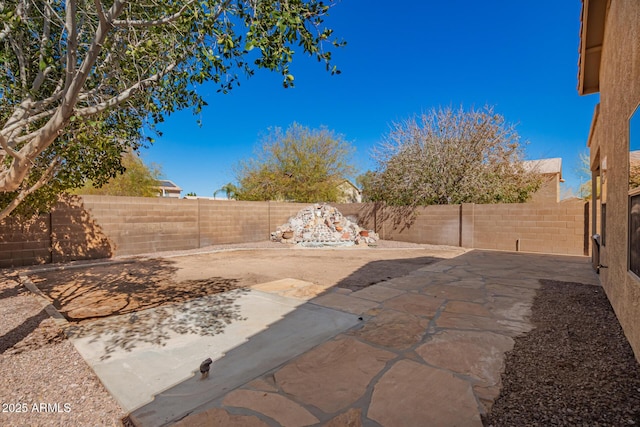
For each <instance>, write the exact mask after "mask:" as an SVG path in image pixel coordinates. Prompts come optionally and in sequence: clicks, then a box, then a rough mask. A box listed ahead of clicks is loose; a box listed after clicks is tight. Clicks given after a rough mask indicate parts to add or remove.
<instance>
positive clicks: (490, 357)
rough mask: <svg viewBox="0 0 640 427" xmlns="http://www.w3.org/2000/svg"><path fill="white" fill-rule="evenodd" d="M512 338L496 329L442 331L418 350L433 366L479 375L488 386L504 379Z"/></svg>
mask: <svg viewBox="0 0 640 427" xmlns="http://www.w3.org/2000/svg"><path fill="white" fill-rule="evenodd" d="M513 344H514V341H513V339H512V338H510V337H506V336H504V335H499V334H494V333H492V332H472V331H442V332H440V333H437V334H435V335H433V337H432V338H431V340H429V341H428V342H427V343H425V344H423V345H421V346H420V347H418V348H417V349H416V353H418V354H419V355H420V357H422V358H423V359H424V361H425V362H427V363H428V364H430V365H434V366H438V367H440V368H444V369H448V370H450V371H454V372H457V373H459V374H463V375H467V376H470V377H473V378H475V379H476V380H478V381H479V382H481V383H482V385H484V386H491V385H495V384H498V383H499V382H500V375H501V373H502V371H503V369H504V353H505V352H507V351H510V350H511V349H512V348H513Z"/></svg>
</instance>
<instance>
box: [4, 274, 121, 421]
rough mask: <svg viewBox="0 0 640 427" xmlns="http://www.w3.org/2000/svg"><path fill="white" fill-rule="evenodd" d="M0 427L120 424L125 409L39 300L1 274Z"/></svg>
mask: <svg viewBox="0 0 640 427" xmlns="http://www.w3.org/2000/svg"><path fill="white" fill-rule="evenodd" d="M0 372H1V373H2V374H1V375H0V405H1V406H0V425H1V426H119V425H121V422H120V419H121V418H122V416H123V415H124V411H123V409H122V408H120V406H119V405H118V404H117V403H116V402H115V401H114V400H113V398H112V397H111V395H110V394H109V393H108V392H107V391H106V390H105V388H104V387H103V386H102V384H101V383H100V381H99V380H98V377H96V375H95V374H94V373H93V371H92V370H91V368H90V367H89V365H87V364H86V362H85V361H84V360H83V359H82V357H80V355H79V354H78V352H77V351H76V350H75V348H74V347H73V344H71V342H70V341H68V340H67V339H66V338H65V336H64V334H63V333H62V331H61V330H60V328H59V327H58V326H57V325H56V324H55V322H54V321H53V320H52V319H50V318H49V316H48V315H47V314H46V313H45V312H44V311H43V310H42V306H41V305H40V303H39V301H38V300H37V299H36V297H35V296H33V295H32V294H31V293H30V292H29V291H27V290H26V289H25V288H24V287H22V285H20V284H19V283H18V282H17V281H16V280H15V278H14V277H8V276H6V275H3V273H2V272H0Z"/></svg>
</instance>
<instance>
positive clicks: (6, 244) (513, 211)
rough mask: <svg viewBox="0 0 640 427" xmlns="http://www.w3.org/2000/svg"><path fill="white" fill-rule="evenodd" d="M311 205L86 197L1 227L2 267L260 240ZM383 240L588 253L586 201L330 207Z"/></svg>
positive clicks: (343, 205)
mask: <svg viewBox="0 0 640 427" xmlns="http://www.w3.org/2000/svg"><path fill="white" fill-rule="evenodd" d="M307 206H308V204H305V203H283V202H238V201H221V200H185V199H168V198H138V197H108V196H83V197H82V198H68V199H67V200H65V201H64V202H61V203H59V204H58V205H57V206H56V207H55V209H53V210H52V212H51V214H49V215H45V216H42V217H40V218H39V219H37V220H35V221H33V222H29V223H25V224H18V223H17V222H16V221H15V220H12V219H10V220H7V221H4V222H3V223H2V224H0V267H10V266H19V265H29V264H37V263H47V262H66V261H71V260H77V259H96V258H105V257H109V256H111V255H135V254H144V253H153V252H159V251H171V250H184V249H197V248H201V247H205V246H209V245H216V244H226V243H242V242H255V241H263V240H267V239H268V238H269V235H270V233H271V232H272V231H274V230H275V229H276V228H277V227H278V226H279V225H282V224H284V223H285V222H287V220H288V219H289V218H290V217H291V216H293V215H295V214H296V213H297V212H298V211H299V210H300V209H303V208H305V207H307ZM334 206H335V207H336V208H337V209H338V210H339V211H340V212H341V213H342V214H343V215H345V216H353V217H355V218H356V219H357V221H358V224H360V225H361V226H362V227H364V228H367V229H373V230H375V231H376V232H377V233H378V234H379V235H380V237H381V238H383V239H387V240H400V241H408V242H414V243H428V244H433V245H449V246H462V247H466V248H478V249H500V250H510V251H515V250H521V251H528V252H543V253H557V254H572V255H584V254H587V253H588V249H589V246H588V244H589V239H588V237H587V236H589V235H590V233H589V229H588V223H589V222H588V221H589V218H588V215H589V209H588V207H585V203H584V202H579V201H578V202H565V203H549V204H542V203H532V204H502V205H474V204H464V205H451V206H449V205H447V206H427V207H421V208H418V209H415V210H411V209H404V208H393V207H388V206H383V205H382V204H372V203H345V204H334Z"/></svg>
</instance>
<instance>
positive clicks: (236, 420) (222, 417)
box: [173, 408, 268, 427]
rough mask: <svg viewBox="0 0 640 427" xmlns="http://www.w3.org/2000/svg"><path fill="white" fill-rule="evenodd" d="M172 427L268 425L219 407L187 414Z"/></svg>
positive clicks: (251, 426) (262, 426)
mask: <svg viewBox="0 0 640 427" xmlns="http://www.w3.org/2000/svg"><path fill="white" fill-rule="evenodd" d="M173 426H174V427H268V425H267V423H265V422H264V421H262V420H260V419H259V418H258V417H256V416H253V415H250V416H249V415H232V414H230V413H228V412H227V411H225V410H224V409H220V408H213V409H210V410H208V411H206V412H201V413H199V414H194V415H189V416H188V417H186V418H183V419H182V420H180V421H178V422H177V423H175V424H173Z"/></svg>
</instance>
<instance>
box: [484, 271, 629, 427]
mask: <svg viewBox="0 0 640 427" xmlns="http://www.w3.org/2000/svg"><path fill="white" fill-rule="evenodd" d="M541 284H542V287H541V289H539V290H538V293H537V296H536V298H535V300H534V303H533V307H532V317H531V321H532V322H533V323H534V324H535V326H536V327H535V329H534V330H532V331H531V332H529V333H527V334H525V335H523V336H520V337H518V338H516V340H515V341H516V342H515V346H514V348H513V350H512V351H511V352H509V353H507V356H506V368H505V372H504V374H503V376H502V384H503V387H502V390H501V392H500V396H499V397H498V399H497V400H496V401H495V403H494V405H493V407H492V409H491V413H490V414H489V415H488V416H487V417H486V418H485V419H484V420H483V421H484V425H485V426H491V427H501V426H505V427H506V426H509V427H510V426H612V427H613V426H637V425H640V364H638V362H637V361H636V359H635V357H634V355H633V351H632V350H631V346H630V345H629V343H628V341H627V340H626V338H625V336H624V332H623V331H622V328H621V327H620V324H619V323H618V321H617V319H616V316H615V313H614V312H613V309H612V308H611V305H610V304H609V300H608V299H607V297H606V295H605V293H604V291H603V289H602V288H601V287H599V286H591V285H583V284H580V283H569V282H558V281H551V280H541Z"/></svg>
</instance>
